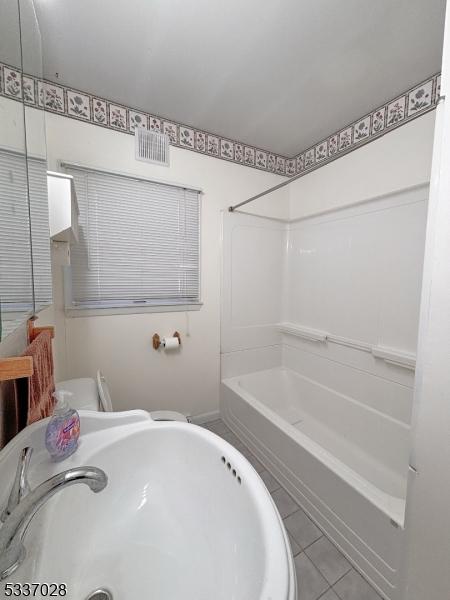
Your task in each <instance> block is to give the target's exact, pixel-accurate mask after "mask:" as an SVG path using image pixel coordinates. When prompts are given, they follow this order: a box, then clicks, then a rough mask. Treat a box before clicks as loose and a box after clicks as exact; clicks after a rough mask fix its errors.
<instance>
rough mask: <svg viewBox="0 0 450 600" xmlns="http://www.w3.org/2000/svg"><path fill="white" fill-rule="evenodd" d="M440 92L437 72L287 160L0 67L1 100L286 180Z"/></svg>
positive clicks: (410, 115) (429, 105)
mask: <svg viewBox="0 0 450 600" xmlns="http://www.w3.org/2000/svg"><path fill="white" fill-rule="evenodd" d="M440 89H441V75H440V73H436V74H435V75H433V76H432V77H429V78H428V79H426V80H424V81H423V82H422V83H420V84H418V85H416V86H414V87H413V88H411V89H409V90H407V91H406V92H404V93H403V94H400V95H399V96H397V97H396V98H394V99H393V100H389V101H388V102H385V103H384V104H382V105H381V106H379V107H378V108H376V109H375V110H373V111H371V112H369V113H368V114H366V115H365V116H364V117H361V118H359V119H357V120H355V121H353V122H352V123H350V124H349V125H347V126H346V127H344V128H342V129H340V130H338V131H336V132H335V133H333V134H331V135H329V136H328V137H326V138H325V139H323V140H322V141H321V142H319V143H316V144H313V145H312V146H311V147H310V148H308V149H307V150H305V151H303V152H300V153H299V154H297V155H295V156H293V157H291V158H289V157H286V156H282V155H280V154H275V153H273V152H270V151H268V150H262V149H260V148H256V147H255V146H248V145H246V144H243V143H242V142H239V141H236V140H231V139H229V138H223V137H220V136H218V135H215V134H213V133H209V132H207V131H204V130H200V129H195V128H193V127H189V126H187V125H183V124H182V123H177V122H176V121H173V120H167V119H164V118H163V117H159V116H156V115H152V114H150V113H147V112H144V111H140V110H137V109H134V108H130V107H127V106H123V105H122V104H118V103H116V102H112V101H110V100H106V99H105V98H101V97H100V96H95V95H93V94H88V93H86V92H81V91H79V90H76V89H73V88H71V87H68V86H64V85H59V84H56V83H53V82H50V81H45V80H42V79H38V78H36V77H33V76H31V75H26V74H22V73H21V71H20V70H18V69H17V68H15V67H11V66H10V65H6V64H3V63H0V95H1V96H5V97H7V98H12V99H14V100H20V101H22V99H23V101H24V103H25V104H26V105H28V106H34V107H35V108H41V109H45V110H46V111H49V112H53V113H56V114H60V115H62V116H65V117H69V118H71V119H77V120H79V121H84V122H87V123H91V124H93V125H98V126H99V127H106V128H107V129H111V130H113V131H121V132H123V133H127V134H130V135H134V130H135V128H136V127H144V128H145V129H150V130H152V131H157V132H162V133H166V134H167V135H168V136H169V139H170V144H171V145H172V146H176V147H178V148H183V149H185V150H191V151H193V152H199V153H201V154H205V155H207V156H212V157H214V158H220V159H222V160H227V161H230V162H235V163H238V164H241V165H244V166H246V167H253V168H255V169H258V170H260V171H268V172H270V173H276V174H278V175H286V176H287V177H293V176H298V175H303V174H304V175H306V174H307V173H310V172H311V171H313V170H315V169H317V168H319V167H321V166H323V165H325V164H328V163H329V162H331V161H333V160H336V159H337V158H339V157H340V156H344V155H345V154H348V153H349V152H351V151H352V150H355V149H356V148H358V147H361V146H363V145H365V144H367V143H368V142H371V141H373V140H375V139H377V138H379V137H381V136H382V135H385V134H386V133H388V132H389V131H393V130H394V129H396V128H397V127H399V126H401V125H404V124H405V123H408V122H409V121H412V120H413V119H415V118H416V117H418V116H420V115H422V114H425V113H427V112H429V111H430V110H433V109H434V108H435V106H436V103H437V101H438V99H439V95H440Z"/></svg>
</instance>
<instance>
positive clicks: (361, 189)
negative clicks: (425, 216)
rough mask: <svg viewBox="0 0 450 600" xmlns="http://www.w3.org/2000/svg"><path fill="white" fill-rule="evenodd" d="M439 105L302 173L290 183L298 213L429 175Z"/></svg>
mask: <svg viewBox="0 0 450 600" xmlns="http://www.w3.org/2000/svg"><path fill="white" fill-rule="evenodd" d="M434 119H435V111H432V112H429V113H427V114H426V115H423V116H421V117H419V118H418V119H415V120H414V121H410V122H409V123H407V124H406V125H403V126H402V127H399V128H398V129H395V130H394V131H391V132H389V133H387V134H386V135H384V136H383V137H381V138H379V139H378V140H376V141H374V142H371V143H370V144H367V145H366V146H362V147H361V148H359V149H358V150H354V151H353V152H350V153H349V154H347V155H346V156H343V157H342V158H339V159H338V160H335V161H334V162H331V163H329V164H328V165H325V166H323V167H321V168H319V169H317V170H316V171H313V172H312V173H310V174H308V175H306V176H305V177H301V178H300V179H299V180H297V181H296V182H294V183H293V184H292V185H291V186H288V187H289V189H290V192H289V193H290V218H291V219H297V218H301V217H305V216H308V215H312V214H316V213H318V212H323V211H326V210H330V209H333V208H338V207H342V206H349V205H351V204H355V203H357V202H362V201H364V200H367V199H369V198H374V197H376V196H381V195H384V194H390V193H391V192H394V191H396V190H402V189H405V188H407V187H411V186H414V185H420V184H423V183H428V182H429V181H430V170H431V155H432V148H433V135H434Z"/></svg>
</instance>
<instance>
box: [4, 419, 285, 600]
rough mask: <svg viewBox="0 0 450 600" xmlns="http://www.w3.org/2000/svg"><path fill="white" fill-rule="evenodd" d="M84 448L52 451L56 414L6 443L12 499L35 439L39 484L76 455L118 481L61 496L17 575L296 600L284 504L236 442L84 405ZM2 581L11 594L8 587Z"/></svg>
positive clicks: (165, 598) (167, 594)
mask: <svg viewBox="0 0 450 600" xmlns="http://www.w3.org/2000/svg"><path fill="white" fill-rule="evenodd" d="M80 416H81V420H82V438H81V442H80V447H79V449H78V451H77V452H76V453H75V454H74V455H73V456H71V457H70V458H68V459H67V460H65V461H63V462H62V463H56V464H55V463H52V462H51V461H50V459H49V457H48V455H47V453H46V451H45V448H44V432H45V426H46V423H47V421H41V422H39V423H36V424H34V425H32V426H31V427H28V428H27V429H26V430H24V431H23V432H21V433H20V434H19V435H18V436H17V437H16V438H15V439H14V440H13V441H12V442H11V443H10V444H9V445H8V446H7V447H6V448H4V449H3V450H2V451H1V452H0V481H1V486H0V505H1V504H2V503H5V502H6V499H7V495H8V491H9V487H10V484H11V483H12V480H13V478H14V472H15V468H16V461H17V458H18V455H19V452H20V450H21V449H22V448H23V447H24V446H32V447H33V448H34V455H33V457H32V462H31V466H30V472H29V480H30V484H31V486H32V487H34V486H36V485H37V484H39V483H41V482H42V481H43V480H45V479H47V478H48V477H50V476H52V475H54V474H56V473H58V472H60V471H63V470H66V469H70V468H72V467H76V466H83V465H90V466H95V467H99V468H100V469H103V470H104V471H105V473H106V474H107V476H108V485H107V487H106V488H105V489H104V490H103V491H102V492H100V493H98V494H92V493H91V492H90V490H89V489H87V488H86V486H82V485H79V486H73V487H70V488H68V489H66V490H63V491H61V492H60V493H58V494H57V495H55V496H54V497H53V498H51V499H50V500H49V501H48V502H47V504H46V506H44V508H42V509H41V511H40V513H39V514H38V515H37V516H36V517H35V519H34V520H33V521H32V522H31V525H30V527H29V530H28V532H27V534H26V536H25V547H26V549H27V558H26V559H25V562H24V563H23V564H22V565H21V566H20V567H19V569H18V570H17V571H16V572H15V573H14V574H13V576H12V577H11V579H10V580H8V581H14V582H22V583H23V582H27V581H28V582H30V581H33V582H48V583H49V582H55V583H67V588H68V594H67V596H66V598H70V599H73V600H83V599H84V598H88V596H89V594H90V593H91V592H92V591H93V590H96V589H98V588H106V589H108V590H109V591H110V592H111V595H112V598H113V599H115V600H137V599H138V598H139V599H143V598H155V600H295V599H296V597H297V596H296V583H295V571H294V568H293V561H292V556H291V552H290V547H289V543H288V541H287V537H286V533H285V531H284V527H283V525H282V521H281V519H280V517H279V514H278V512H277V510H276V508H275V506H274V504H273V501H272V499H271V497H270V495H269V493H268V492H267V490H266V488H265V486H264V484H263V482H262V481H261V479H260V477H259V476H258V474H257V473H256V471H255V470H254V469H253V467H252V466H251V465H250V463H249V462H248V461H247V460H246V459H245V458H244V457H243V456H242V455H241V454H240V453H239V452H238V451H237V450H236V449H235V448H233V447H232V446H231V445H230V444H228V443H227V442H226V441H224V440H222V439H221V438H219V437H218V436H216V435H214V434H213V433H211V432H209V431H207V430H205V429H202V428H200V427H196V426H195V425H190V424H183V423H169V422H154V421H152V420H151V419H150V418H149V416H148V414H147V413H144V412H143V411H129V412H126V413H90V412H84V411H81V412H80ZM5 583H6V582H5V581H3V582H1V583H0V590H1V592H0V597H2V593H4V591H3V590H4V584H5Z"/></svg>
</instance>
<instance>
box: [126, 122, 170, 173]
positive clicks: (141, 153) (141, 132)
mask: <svg viewBox="0 0 450 600" xmlns="http://www.w3.org/2000/svg"><path fill="white" fill-rule="evenodd" d="M134 137H135V140H136V160H143V161H145V162H149V163H154V164H156V165H164V166H166V167H168V166H169V136H168V135H166V134H164V133H156V131H147V129H143V128H142V127H136V129H135V132H134Z"/></svg>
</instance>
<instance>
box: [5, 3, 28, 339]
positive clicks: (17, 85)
mask: <svg viewBox="0 0 450 600" xmlns="http://www.w3.org/2000/svg"><path fill="white" fill-rule="evenodd" d="M20 36H21V32H20V12H19V4H18V2H1V3H0V62H1V63H2V88H1V91H2V95H1V96H0V121H1V127H0V310H1V322H2V325H1V330H2V331H1V334H0V336H1V337H0V339H4V338H5V337H6V336H7V335H8V334H9V333H11V332H12V331H13V330H14V329H15V327H16V326H18V325H19V324H20V323H21V322H22V321H23V320H24V318H26V317H27V316H28V315H29V314H31V312H32V310H33V279H32V262H31V236H30V214H29V203H28V177H27V160H26V146H25V139H26V135H25V108H24V105H23V100H22V84H21V79H22V52H21V44H20Z"/></svg>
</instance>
